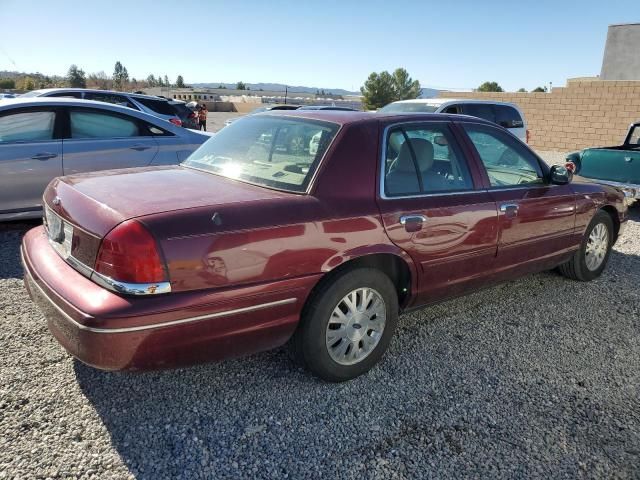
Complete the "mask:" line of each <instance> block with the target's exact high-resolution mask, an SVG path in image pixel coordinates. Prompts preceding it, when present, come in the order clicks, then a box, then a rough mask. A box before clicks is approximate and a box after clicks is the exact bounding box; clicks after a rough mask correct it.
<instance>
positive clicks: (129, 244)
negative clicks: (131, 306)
mask: <svg viewBox="0 0 640 480" xmlns="http://www.w3.org/2000/svg"><path fill="white" fill-rule="evenodd" d="M94 270H95V271H96V272H98V273H100V274H101V275H104V276H106V277H109V278H110V279H112V280H116V281H119V282H126V283H158V282H166V281H167V275H166V273H165V269H164V265H163V262H162V259H161V257H160V250H159V248H158V245H157V243H156V241H155V239H154V238H153V237H152V236H151V234H150V233H149V232H148V231H147V229H146V228H144V227H143V226H142V225H141V224H140V223H138V222H136V221H135V220H127V221H126V222H123V223H121V224H120V225H118V226H117V227H116V228H114V229H113V230H111V231H110V232H109V233H108V234H107V236H106V237H104V239H103V240H102V243H101V244H100V250H99V251H98V256H97V258H96V263H95V267H94Z"/></svg>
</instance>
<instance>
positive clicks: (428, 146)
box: [395, 138, 433, 173]
mask: <svg viewBox="0 0 640 480" xmlns="http://www.w3.org/2000/svg"><path fill="white" fill-rule="evenodd" d="M409 143H410V144H411V147H413V151H414V152H415V154H416V159H417V160H418V168H419V169H420V172H421V173H424V172H426V171H427V170H429V169H430V168H431V167H432V166H433V143H431V142H430V141H429V140H425V139H424V138H410V139H409V141H407V142H404V143H403V144H402V147H400V153H399V154H398V158H397V160H396V162H395V164H396V165H395V170H396V171H399V172H404V173H410V172H415V167H414V166H413V160H412V158H411V148H409Z"/></svg>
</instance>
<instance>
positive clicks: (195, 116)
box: [189, 112, 198, 118]
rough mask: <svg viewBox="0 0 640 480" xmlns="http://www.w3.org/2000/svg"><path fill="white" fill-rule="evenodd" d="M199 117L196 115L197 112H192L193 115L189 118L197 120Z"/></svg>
mask: <svg viewBox="0 0 640 480" xmlns="http://www.w3.org/2000/svg"><path fill="white" fill-rule="evenodd" d="M197 117H198V116H197V115H196V112H191V114H189V118H197Z"/></svg>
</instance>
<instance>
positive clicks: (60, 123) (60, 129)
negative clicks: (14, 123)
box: [0, 105, 64, 146]
mask: <svg viewBox="0 0 640 480" xmlns="http://www.w3.org/2000/svg"><path fill="white" fill-rule="evenodd" d="M30 112H53V113H54V115H55V116H54V118H53V133H52V136H51V138H48V139H45V140H13V141H11V142H0V146H4V145H31V144H38V143H49V142H55V141H57V140H61V139H62V138H64V137H63V133H64V118H63V117H64V113H63V112H62V108H61V107H56V106H45V105H42V106H28V107H18V108H12V109H8V110H3V111H0V118H2V117H7V116H9V115H16V114H20V113H30Z"/></svg>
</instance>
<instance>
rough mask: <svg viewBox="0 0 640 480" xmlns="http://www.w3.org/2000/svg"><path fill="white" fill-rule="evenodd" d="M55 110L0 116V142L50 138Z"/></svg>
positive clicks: (51, 136) (32, 140)
mask: <svg viewBox="0 0 640 480" xmlns="http://www.w3.org/2000/svg"><path fill="white" fill-rule="evenodd" d="M55 118H56V114H55V112H22V113H14V114H10V115H4V116H2V117H0V144H2V143H8V142H37V141H44V140H51V139H52V138H53V128H54V123H55Z"/></svg>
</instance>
